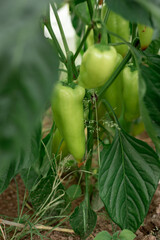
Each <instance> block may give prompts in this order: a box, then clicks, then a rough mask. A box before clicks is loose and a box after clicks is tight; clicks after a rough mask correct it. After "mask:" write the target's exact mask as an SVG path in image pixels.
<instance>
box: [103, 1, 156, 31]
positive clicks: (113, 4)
mask: <svg viewBox="0 0 160 240" xmlns="http://www.w3.org/2000/svg"><path fill="white" fill-rule="evenodd" d="M106 4H107V5H108V6H109V7H110V8H111V9H112V10H113V11H115V12H116V13H119V14H120V15H121V16H123V17H124V18H126V19H128V20H129V21H131V22H132V23H134V22H136V23H142V24H145V25H149V26H151V27H157V28H159V26H160V25H159V22H160V15H159V12H160V5H159V1H158V0H147V1H144V0H136V1H132V0H129V1H128V0H121V3H120V2H119V0H114V1H112V0H106Z"/></svg>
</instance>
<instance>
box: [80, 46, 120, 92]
mask: <svg viewBox="0 0 160 240" xmlns="http://www.w3.org/2000/svg"><path fill="white" fill-rule="evenodd" d="M116 59H117V52H116V50H115V48H114V47H112V46H108V45H102V44H95V45H93V46H91V47H89V48H88V49H87V51H86V52H85V53H84V55H83V58H82V64H81V66H80V75H79V77H78V83H79V85H80V86H82V87H84V88H86V89H91V88H97V87H100V86H102V85H104V84H105V82H106V81H107V80H108V79H109V77H110V76H111V75H112V72H113V70H114V68H115V64H116Z"/></svg>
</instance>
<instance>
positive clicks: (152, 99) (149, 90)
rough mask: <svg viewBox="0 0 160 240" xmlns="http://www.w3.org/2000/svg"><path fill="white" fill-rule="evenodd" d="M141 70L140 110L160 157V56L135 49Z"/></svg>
mask: <svg viewBox="0 0 160 240" xmlns="http://www.w3.org/2000/svg"><path fill="white" fill-rule="evenodd" d="M134 53H135V56H136V61H137V65H138V68H139V96H140V110H141V115H142V118H143V122H144V124H145V128H146V130H147V133H148V134H149V136H150V138H151V139H152V141H153V142H154V144H155V147H156V150H157V152H158V154H159V155H160V104H159V103H160V81H159V79H160V56H158V55H150V53H149V55H148V56H147V52H146V53H145V55H143V54H142V53H139V52H138V51H137V50H135V49H134Z"/></svg>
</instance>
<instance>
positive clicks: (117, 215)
mask: <svg viewBox="0 0 160 240" xmlns="http://www.w3.org/2000/svg"><path fill="white" fill-rule="evenodd" d="M159 168H160V161H159V158H158V156H157V154H156V153H155V152H154V151H153V150H152V148H151V147H149V146H148V145H147V144H146V143H144V142H142V141H140V140H138V139H136V138H133V137H131V136H129V135H128V134H127V133H125V132H124V131H123V130H120V131H118V130H117V132H116V135H115V137H114V140H113V142H112V145H111V147H110V148H109V149H107V150H106V149H105V148H104V149H103V151H102V154H101V164H100V172H99V191H100V197H101V199H102V201H103V203H104V205H105V207H106V209H107V212H108V213H109V215H110V217H111V218H112V220H113V221H114V222H116V223H117V224H118V225H119V226H120V227H121V228H122V229H129V230H131V231H133V232H134V231H136V230H137V228H138V227H139V226H140V224H141V223H142V222H143V220H144V217H145V216H146V214H147V212H148V208H149V204H150V202H151V199H152V197H153V194H154V192H155V190H156V187H157V184H158V181H159V177H160V173H159Z"/></svg>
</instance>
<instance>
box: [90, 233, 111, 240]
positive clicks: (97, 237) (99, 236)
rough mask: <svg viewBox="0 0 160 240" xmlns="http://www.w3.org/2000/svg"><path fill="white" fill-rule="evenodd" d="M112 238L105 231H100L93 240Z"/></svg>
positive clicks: (109, 239) (108, 239)
mask: <svg viewBox="0 0 160 240" xmlns="http://www.w3.org/2000/svg"><path fill="white" fill-rule="evenodd" d="M111 239H112V237H111V235H110V234H109V233H108V232H107V231H102V232H100V233H98V234H97V235H96V237H95V238H94V240H111Z"/></svg>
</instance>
